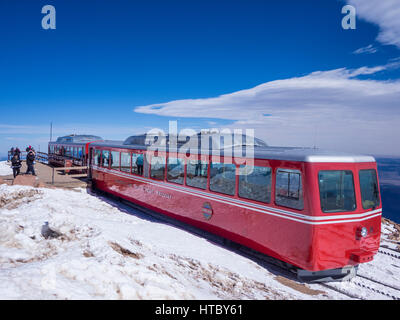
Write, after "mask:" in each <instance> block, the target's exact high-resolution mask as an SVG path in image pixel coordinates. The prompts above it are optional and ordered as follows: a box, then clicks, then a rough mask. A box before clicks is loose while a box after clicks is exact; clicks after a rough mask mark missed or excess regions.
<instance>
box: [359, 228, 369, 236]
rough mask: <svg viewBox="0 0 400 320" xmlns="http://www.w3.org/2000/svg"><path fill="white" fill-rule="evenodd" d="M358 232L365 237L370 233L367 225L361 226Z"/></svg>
mask: <svg viewBox="0 0 400 320" xmlns="http://www.w3.org/2000/svg"><path fill="white" fill-rule="evenodd" d="M357 234H358V236H359V237H362V238H365V237H366V236H367V235H368V229H367V228H365V227H362V228H359V229H358V230H357Z"/></svg>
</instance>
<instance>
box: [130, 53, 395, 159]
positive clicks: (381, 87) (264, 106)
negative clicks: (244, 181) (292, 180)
mask: <svg viewBox="0 0 400 320" xmlns="http://www.w3.org/2000/svg"><path fill="white" fill-rule="evenodd" d="M399 66H400V60H399V59H396V60H394V61H392V62H390V63H388V64H386V65H382V66H375V67H361V68H358V69H347V68H340V69H335V70H328V71H316V72H312V73H310V74H308V75H305V76H302V77H294V78H289V79H283V80H275V81H270V82H266V83H263V84H261V85H258V86H256V87H254V88H251V89H247V90H241V91H237V92H234V93H230V94H224V95H221V96H218V97H213V98H206V99H185V100H175V101H170V102H167V103H160V104H152V105H146V106H138V107H136V108H135V109H134V111H135V112H139V113H146V114H154V115H161V116H166V117H189V118H201V117H204V115H208V116H210V115H212V117H213V118H215V119H225V120H232V121H233V123H232V125H231V126H230V127H231V128H240V129H245V128H252V129H255V132H256V136H258V137H259V138H262V139H264V140H266V142H267V143H268V144H270V145H282V146H308V147H312V146H317V147H319V148H325V149H332V150H337V151H347V152H357V153H368V154H377V155H378V154H382V155H383V154H384V155H400V148H399V147H400V143H399V142H398V140H397V137H399V136H400V126H399V124H400V80H390V81H389V80H386V81H379V80H371V79H362V78H365V77H366V76H369V75H373V74H375V73H377V72H381V71H385V70H390V69H394V68H398V67H399Z"/></svg>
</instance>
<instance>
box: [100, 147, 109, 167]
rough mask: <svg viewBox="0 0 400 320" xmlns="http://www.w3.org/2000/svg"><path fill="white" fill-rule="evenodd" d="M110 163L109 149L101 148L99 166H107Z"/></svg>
mask: <svg viewBox="0 0 400 320" xmlns="http://www.w3.org/2000/svg"><path fill="white" fill-rule="evenodd" d="M109 165H110V151H108V150H103V151H102V152H101V166H102V167H105V168H108V167H109Z"/></svg>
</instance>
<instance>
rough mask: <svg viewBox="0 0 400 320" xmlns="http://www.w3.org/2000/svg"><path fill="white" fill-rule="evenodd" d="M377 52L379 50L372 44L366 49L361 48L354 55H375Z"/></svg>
mask: <svg viewBox="0 0 400 320" xmlns="http://www.w3.org/2000/svg"><path fill="white" fill-rule="evenodd" d="M377 51H378V49H377V48H375V47H374V46H373V45H372V44H370V45H368V46H366V47H362V48H359V49H357V50H354V51H353V54H362V53H367V54H371V53H375V52H377Z"/></svg>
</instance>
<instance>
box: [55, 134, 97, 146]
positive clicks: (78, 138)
mask: <svg viewBox="0 0 400 320" xmlns="http://www.w3.org/2000/svg"><path fill="white" fill-rule="evenodd" d="M92 141H103V138H102V137H99V136H94V135H86V134H81V135H75V134H71V135H68V136H64V137H58V138H57V140H56V141H52V142H50V143H52V144H57V143H68V144H82V143H89V142H92Z"/></svg>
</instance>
